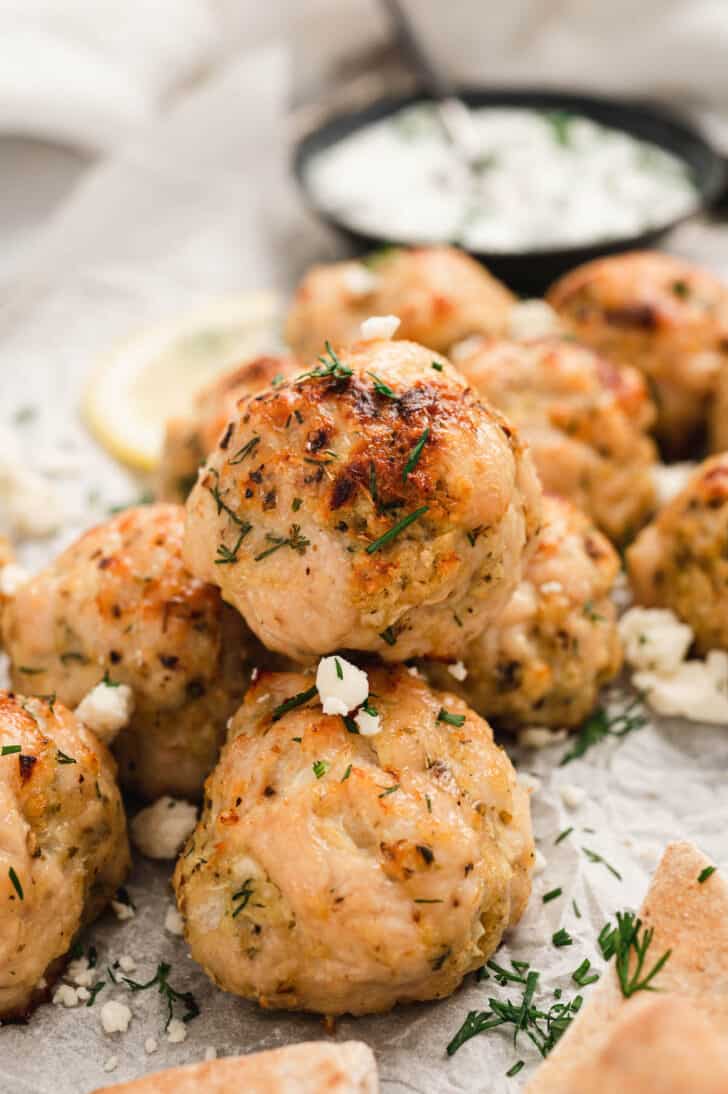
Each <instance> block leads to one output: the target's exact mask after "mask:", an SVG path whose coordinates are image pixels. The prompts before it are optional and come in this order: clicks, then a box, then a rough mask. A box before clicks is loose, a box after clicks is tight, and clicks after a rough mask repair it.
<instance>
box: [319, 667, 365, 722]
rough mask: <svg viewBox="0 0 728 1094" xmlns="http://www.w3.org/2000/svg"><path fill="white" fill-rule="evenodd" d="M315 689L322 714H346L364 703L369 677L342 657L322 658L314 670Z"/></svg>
mask: <svg viewBox="0 0 728 1094" xmlns="http://www.w3.org/2000/svg"><path fill="white" fill-rule="evenodd" d="M316 688H317V690H318V693H319V697H320V699H321V705H322V706H323V708H324V714H341V715H342V716H343V715H344V714H348V713H349V711H350V710H354V708H355V707H359V706H361V704H362V703H365V702H366V699H367V696H368V694H369V677H368V676H367V674H366V673H365V672H362V670H361V669H359V668H357V667H356V665H352V663H351V662H350V661H347V660H346V659H345V658H344V657H322V658H321V660H320V661H319V664H318V669H317V670H316Z"/></svg>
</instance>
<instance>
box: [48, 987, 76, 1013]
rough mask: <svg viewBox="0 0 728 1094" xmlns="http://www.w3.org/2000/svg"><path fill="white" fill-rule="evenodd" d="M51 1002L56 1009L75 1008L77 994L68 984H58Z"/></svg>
mask: <svg viewBox="0 0 728 1094" xmlns="http://www.w3.org/2000/svg"><path fill="white" fill-rule="evenodd" d="M53 1002H54V1003H55V1005H56V1006H57V1007H77V1006H78V992H77V991H76V989H75V988H73V987H71V985H70V984H59V985H58V987H57V988H56V990H55V991H54V993H53Z"/></svg>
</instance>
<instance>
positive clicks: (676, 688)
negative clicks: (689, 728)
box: [632, 650, 728, 725]
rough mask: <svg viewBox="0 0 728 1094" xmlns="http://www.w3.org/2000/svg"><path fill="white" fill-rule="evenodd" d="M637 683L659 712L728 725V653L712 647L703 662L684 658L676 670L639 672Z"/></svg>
mask: <svg viewBox="0 0 728 1094" xmlns="http://www.w3.org/2000/svg"><path fill="white" fill-rule="evenodd" d="M632 683H633V684H634V686H635V687H636V688H637V689H638V690H639V691H641V692H644V694H645V695H646V696H647V702H648V703H649V704H650V706H651V707H652V708H653V709H654V710H656V711H657V713H658V714H665V715H672V716H675V717H683V718H687V719H688V720H689V721H691V722H710V723H714V724H717V725H728V653H726V652H725V651H724V650H711V651H710V653H709V654H708V656H707V657H706V658H705V660H704V661H683V663H682V665H680V667H679V668H678V669H677V671H676V672H673V673H670V675H669V676H663V675H662V674H660V673H656V672H636V673H635V674H634V676H633V677H632Z"/></svg>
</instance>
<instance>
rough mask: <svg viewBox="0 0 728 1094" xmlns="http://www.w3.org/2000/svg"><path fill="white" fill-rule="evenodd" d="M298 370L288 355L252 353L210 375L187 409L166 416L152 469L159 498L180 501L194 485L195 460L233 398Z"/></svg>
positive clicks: (210, 444) (211, 443)
mask: <svg viewBox="0 0 728 1094" xmlns="http://www.w3.org/2000/svg"><path fill="white" fill-rule="evenodd" d="M300 371H301V365H300V364H299V362H297V361H296V360H295V358H293V357H290V356H289V355H280V356H274V357H255V358H253V360H251V361H244V362H243V364H241V365H238V366H237V368H234V369H232V370H230V371H229V372H225V373H223V374H222V376H218V377H216V378H215V379H214V380H213V381H212V383H210V384H207V386H206V387H204V388H202V390H201V391H200V392H199V393H198V395H197V398H196V399H195V405H194V408H193V411H192V413H191V414H190V415H189V416H188V417H185V418H170V420H169V421H168V422H167V427H166V430H165V436H164V448H163V450H162V460H161V464H160V467H159V473H158V489H157V493H158V495H159V498H160V500H161V501H177V502H178V501H184V500H185V498H186V497H187V495H188V494H189V492H190V490H191V489H192V487H193V486H194V485H195V480H196V478H197V471H198V468H199V467H200V464H202V463H204V462H205V457H206V456H207V454H208V452H210V451H212V449H213V448H214V447H215V445H216V444H217V442H218V440H219V438H220V435H221V433H222V432H223V430H224V429H225V426H226V425H227V423H228V421H229V419H230V416H231V415H232V414H234V413H235V406H236V404H237V401H238V399H240V398H241V397H242V396H243V395H256V394H257V393H258V392H259V391H262V390H263V389H264V388H266V387H269V386H270V385H271V384H274V385H275V384H276V383H278V382H279V380H280V379H282V378H283V377H284V376H291V375H293V373H295V372H300Z"/></svg>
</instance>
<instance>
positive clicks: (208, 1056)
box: [205, 1045, 217, 1060]
mask: <svg viewBox="0 0 728 1094" xmlns="http://www.w3.org/2000/svg"><path fill="white" fill-rule="evenodd" d="M216 1059H217V1049H216V1048H215V1046H214V1045H208V1046H207V1048H206V1049H205V1060H216Z"/></svg>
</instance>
